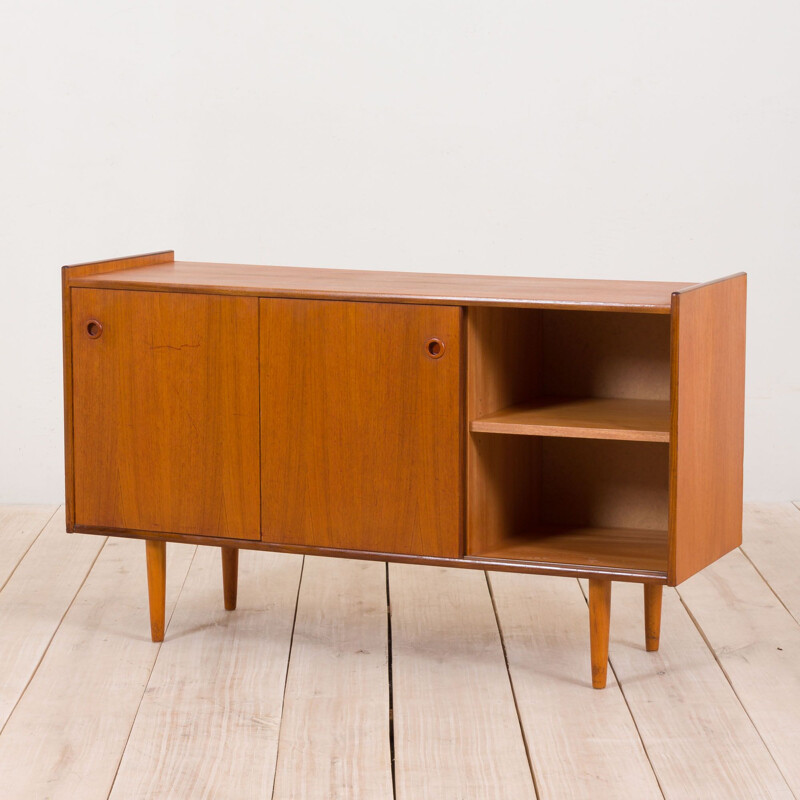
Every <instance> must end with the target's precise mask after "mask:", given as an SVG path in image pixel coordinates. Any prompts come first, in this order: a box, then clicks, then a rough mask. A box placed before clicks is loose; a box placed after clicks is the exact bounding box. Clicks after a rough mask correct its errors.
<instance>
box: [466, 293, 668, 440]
mask: <svg viewBox="0 0 800 800" xmlns="http://www.w3.org/2000/svg"><path fill="white" fill-rule="evenodd" d="M467 323H468V328H469V334H470V335H469V344H468V351H469V352H468V375H467V387H468V391H467V398H468V401H467V414H468V420H469V430H470V432H471V433H472V434H474V435H482V434H506V435H512V436H520V435H522V436H550V437H563V438H578V439H616V440H622V441H632V442H669V438H670V403H669V400H670V318H669V317H663V316H656V315H650V314H631V313H625V312H619V313H612V314H608V313H597V312H594V311H577V312H576V311H564V310H550V309H516V308H470V309H468V313H467ZM498 446H501V445H500V444H498Z"/></svg>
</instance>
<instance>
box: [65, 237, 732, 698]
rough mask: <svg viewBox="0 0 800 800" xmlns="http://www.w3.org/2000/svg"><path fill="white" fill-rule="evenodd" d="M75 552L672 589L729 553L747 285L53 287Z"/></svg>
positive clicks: (149, 264)
mask: <svg viewBox="0 0 800 800" xmlns="http://www.w3.org/2000/svg"><path fill="white" fill-rule="evenodd" d="M62 286H63V309H64V397H65V406H66V409H65V411H66V415H65V416H66V419H65V428H66V496H67V530H68V531H70V532H72V531H79V532H83V533H99V534H103V535H111V536H129V537H136V538H141V539H144V540H145V542H146V555H147V568H148V583H149V598H150V624H151V634H152V638H153V640H154V641H161V640H162V639H163V636H164V581H165V569H166V545H165V542H168V541H172V542H190V543H192V544H206V545H212V546H216V547H220V548H221V553H222V578H223V596H224V602H225V607H226V608H228V609H233V608H235V606H236V582H237V563H238V558H237V557H238V551H239V549H240V548H243V547H244V548H253V549H260V550H279V551H284V552H294V553H311V554H319V555H326V556H345V557H350V558H369V559H381V560H388V561H404V562H413V563H417V564H432V565H439V566H458V567H471V568H476V569H490V570H515V571H519V572H530V573H541V574H547V575H564V576H570V577H573V578H574V577H584V578H588V580H589V630H590V642H591V666H592V684H593V685H594V686H595V687H596V688H602V687H603V686H605V682H606V670H607V662H608V629H609V611H610V601H611V582H612V581H614V580H619V581H635V582H639V583H642V584H643V589H644V600H643V602H644V624H645V644H646V648H647V649H648V650H656V649H657V648H658V641H659V629H660V618H661V595H662V587H663V585H664V584H666V585H669V586H674V585H675V584H678V583H680V582H681V581H683V580H685V579H686V578H688V577H690V576H691V575H693V574H694V573H695V572H697V571H698V570H700V569H702V568H703V567H705V566H706V565H708V564H710V563H711V562H712V561H714V560H715V559H717V558H719V557H720V556H722V555H724V554H725V553H727V552H728V551H730V550H732V549H733V548H735V547H737V546H738V545H739V544H740V543H741V530H742V447H743V425H744V423H743V416H744V354H745V298H746V276H745V275H744V274H738V275H732V276H730V277H727V278H722V279H720V280H717V281H712V282H710V283H705V284H689V283H654V282H638V281H598V280H562V279H537V278H520V277H516V278H501V277H488V276H476V275H435V274H417V273H398V272H366V271H358V270H327V269H300V268H291V267H266V266H244V265H236V264H208V263H190V262H182V261H176V260H175V257H174V253H173V252H171V251H165V252H159V253H152V254H149V255H143V256H136V257H132V258H124V259H117V260H111V261H98V262H93V263H87V264H78V265H75V266H69V267H64V269H63V271H62Z"/></svg>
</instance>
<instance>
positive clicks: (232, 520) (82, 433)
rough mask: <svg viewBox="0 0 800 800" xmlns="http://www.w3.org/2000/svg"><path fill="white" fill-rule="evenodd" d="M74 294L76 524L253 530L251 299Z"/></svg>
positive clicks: (254, 341) (245, 534)
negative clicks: (96, 330)
mask: <svg viewBox="0 0 800 800" xmlns="http://www.w3.org/2000/svg"><path fill="white" fill-rule="evenodd" d="M72 294H73V296H72V316H73V320H72V322H73V324H72V338H73V357H74V363H73V373H74V444H75V454H74V461H75V520H76V524H78V523H79V524H83V525H100V526H109V527H120V528H131V529H135V530H147V531H153V532H166V531H169V532H171V533H188V534H198V535H200V534H205V535H213V536H219V537H234V538H240V539H258V538H259V537H260V526H259V475H258V470H259V448H258V436H259V433H258V425H259V422H258V404H259V400H258V391H259V388H258V307H257V302H256V301H255V300H253V299H251V298H223V297H206V296H198V295H177V294H164V293H157V292H116V291H105V290H95V289H73V290H72ZM89 318H96V319H98V320H100V321H101V322H102V324H103V326H104V330H103V334H102V336H101V337H100V338H99V339H91V338H90V337H89V336H87V335H86V331H85V330H84V324H85V321H86V320H87V319H89Z"/></svg>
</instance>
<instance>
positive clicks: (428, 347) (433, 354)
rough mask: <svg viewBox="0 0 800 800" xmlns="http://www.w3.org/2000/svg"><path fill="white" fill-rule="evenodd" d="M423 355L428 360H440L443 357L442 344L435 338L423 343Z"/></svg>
mask: <svg viewBox="0 0 800 800" xmlns="http://www.w3.org/2000/svg"><path fill="white" fill-rule="evenodd" d="M425 355H426V356H428V358H441V357H442V356H443V355H444V342H443V341H442V340H441V339H437V338H436V337H435V336H434V337H433V338H432V339H428V341H427V342H425Z"/></svg>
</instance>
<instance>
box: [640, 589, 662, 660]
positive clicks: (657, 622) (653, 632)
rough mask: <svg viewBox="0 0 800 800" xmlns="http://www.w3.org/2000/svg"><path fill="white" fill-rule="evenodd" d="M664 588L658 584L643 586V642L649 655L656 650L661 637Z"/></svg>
mask: <svg viewBox="0 0 800 800" xmlns="http://www.w3.org/2000/svg"><path fill="white" fill-rule="evenodd" d="M663 590H664V587H663V586H662V585H661V584H660V583H646V584H644V640H645V647H646V648H647V651H648V652H650V653H653V652H655V651H656V650H658V641H659V639H660V637H661V596H662V594H663Z"/></svg>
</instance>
